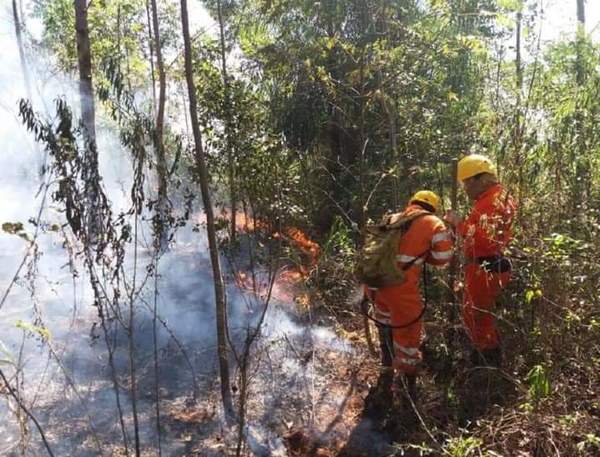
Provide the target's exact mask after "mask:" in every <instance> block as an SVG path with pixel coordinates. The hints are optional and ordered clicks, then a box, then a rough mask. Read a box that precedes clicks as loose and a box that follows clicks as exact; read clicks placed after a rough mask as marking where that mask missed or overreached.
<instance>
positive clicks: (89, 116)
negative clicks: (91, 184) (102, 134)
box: [75, 0, 96, 144]
mask: <svg viewBox="0 0 600 457" xmlns="http://www.w3.org/2000/svg"><path fill="white" fill-rule="evenodd" d="M87 10H88V7H87V4H86V0H75V31H76V38H77V59H78V62H79V96H80V98H81V118H82V120H83V127H84V130H85V136H86V140H87V141H88V142H89V143H90V144H95V143H96V111H95V108H94V89H93V85H92V53H91V50H90V35H89V29H88V20H87Z"/></svg>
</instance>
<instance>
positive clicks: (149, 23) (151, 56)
mask: <svg viewBox="0 0 600 457" xmlns="http://www.w3.org/2000/svg"><path fill="white" fill-rule="evenodd" d="M146 20H147V21H148V49H149V50H150V79H152V114H153V115H154V114H155V112H156V80H155V77H154V44H153V43H152V19H151V17H150V4H149V2H148V0H146Z"/></svg>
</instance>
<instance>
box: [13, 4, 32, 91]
mask: <svg viewBox="0 0 600 457" xmlns="http://www.w3.org/2000/svg"><path fill="white" fill-rule="evenodd" d="M12 8H13V19H14V22H15V34H16V35H17V45H18V46H19V57H20V60H21V70H22V71H23V80H24V81H25V90H26V93H27V98H28V99H29V100H31V82H30V81H29V72H28V71H27V60H26V59H25V48H24V47H23V33H22V22H21V19H20V17H19V11H18V9H17V0H12Z"/></svg>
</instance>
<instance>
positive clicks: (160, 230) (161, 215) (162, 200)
mask: <svg viewBox="0 0 600 457" xmlns="http://www.w3.org/2000/svg"><path fill="white" fill-rule="evenodd" d="M152 22H153V28H154V49H155V51H156V67H157V69H158V90H159V93H158V110H157V113H156V131H155V138H154V148H155V150H156V171H157V174H158V205H157V213H158V214H157V217H158V220H157V226H156V229H157V230H156V235H157V240H156V241H157V245H158V247H159V249H160V250H161V251H163V250H165V249H166V248H167V241H168V240H167V238H168V233H167V195H168V189H167V161H166V158H165V143H164V134H163V132H164V123H165V102H166V88H167V81H166V76H165V67H164V64H163V59H162V51H161V43H160V29H159V27H158V9H157V6H156V0H152Z"/></svg>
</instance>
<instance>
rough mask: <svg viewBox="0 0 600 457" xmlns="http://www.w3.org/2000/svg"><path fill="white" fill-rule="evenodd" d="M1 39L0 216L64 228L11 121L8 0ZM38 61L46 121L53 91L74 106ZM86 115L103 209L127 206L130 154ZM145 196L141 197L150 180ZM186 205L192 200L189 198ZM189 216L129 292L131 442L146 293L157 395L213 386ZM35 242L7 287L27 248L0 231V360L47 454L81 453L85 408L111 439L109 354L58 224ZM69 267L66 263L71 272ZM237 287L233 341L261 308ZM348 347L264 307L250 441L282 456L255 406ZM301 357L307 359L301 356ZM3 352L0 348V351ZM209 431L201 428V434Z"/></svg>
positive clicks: (19, 82) (72, 94)
mask: <svg viewBox="0 0 600 457" xmlns="http://www.w3.org/2000/svg"><path fill="white" fill-rule="evenodd" d="M192 3H195V2H192ZM192 13H193V15H195V16H196V17H197V18H205V17H206V14H205V13H204V14H203V13H202V10H200V9H198V8H195V9H194V10H193V11H192ZM192 23H194V24H195V25H196V26H197V27H200V26H202V24H204V25H205V26H206V27H208V28H209V29H214V22H210V21H204V22H203V20H200V19H197V20H195V21H194V20H193V21H192ZM29 26H30V27H32V26H33V28H34V30H33V33H34V34H38V35H39V34H40V30H41V29H40V26H39V23H35V22H29ZM30 31H31V29H30ZM0 49H2V65H0V145H2V151H1V152H0V224H3V223H6V222H10V223H18V222H20V223H22V224H23V226H24V231H25V232H26V233H27V234H28V237H29V239H31V237H32V236H33V234H34V232H35V230H36V228H35V226H34V225H33V224H32V223H31V222H29V221H30V219H35V218H36V217H37V214H38V211H39V209H40V207H43V208H44V209H43V211H42V213H41V222H42V223H43V224H44V226H45V227H48V226H50V225H52V224H58V225H63V224H64V222H65V221H64V215H63V213H62V212H61V211H60V208H59V207H58V205H56V204H54V203H53V202H52V198H51V192H50V193H49V194H47V195H45V194H44V192H43V191H42V192H40V189H42V190H43V183H44V182H45V181H44V180H46V179H48V176H47V175H46V176H44V177H42V178H40V175H39V164H41V163H44V161H45V160H48V159H47V158H46V156H45V152H44V150H43V148H41V147H39V146H36V145H35V144H34V142H33V140H32V138H31V135H30V134H29V133H28V132H26V130H25V128H24V126H23V125H22V124H21V122H20V120H19V118H18V102H19V100H20V99H21V98H26V97H27V90H26V87H25V84H24V78H23V74H22V68H21V64H20V61H19V52H18V48H17V44H16V39H15V33H14V24H13V20H12V12H11V10H10V2H3V3H2V6H0ZM47 62H48V61H47V60H44V59H39V58H35V57H34V54H33V52H32V50H31V49H28V69H29V72H30V76H31V77H30V80H31V81H32V92H33V100H32V103H33V106H34V108H35V110H36V111H37V112H39V113H41V115H42V116H45V117H47V118H48V119H50V118H51V117H52V113H53V102H54V100H55V99H56V98H58V97H62V98H64V99H66V100H67V102H68V103H69V104H70V106H71V107H72V108H73V110H74V112H75V114H77V111H78V93H77V87H76V84H75V83H74V82H73V81H72V80H71V79H70V78H68V77H66V76H65V75H60V74H56V72H54V71H53V69H52V68H50V67H49V64H47ZM98 125H99V127H98V135H97V136H98V150H99V154H100V156H99V161H100V172H101V175H102V177H103V181H102V183H103V186H104V187H105V189H106V192H107V195H108V197H109V199H110V201H111V205H112V209H113V212H115V213H119V212H120V211H124V210H126V209H127V208H128V207H129V205H130V204H131V203H130V196H129V188H130V186H131V181H132V178H131V176H132V163H131V159H130V155H129V153H128V151H126V150H125V149H124V148H123V147H122V145H121V144H120V141H119V138H118V134H117V131H116V128H115V126H114V125H113V124H111V122H110V121H109V120H108V119H106V118H103V116H102V113H99V115H98ZM147 192H148V193H150V194H151V190H150V189H147ZM198 194H199V192H198ZM198 203H199V199H197V201H196V204H198ZM149 216H150V215H149V214H148V213H145V214H144V217H143V218H142V220H141V222H140V237H139V241H138V246H137V248H138V263H137V265H135V268H136V269H137V275H138V283H139V281H141V280H142V278H144V276H145V269H146V267H147V266H148V265H149V264H150V263H151V262H152V257H151V254H152V249H151V239H152V233H151V230H150V225H149V223H148V220H147V219H148V217H149ZM132 222H133V221H132ZM191 225H192V224H188V225H187V226H186V227H185V228H183V229H180V230H179V231H178V232H177V234H176V236H175V240H174V244H173V247H172V249H171V250H170V251H169V252H167V253H166V254H165V255H164V256H163V257H162V259H161V261H160V264H159V275H158V293H157V294H155V290H154V279H153V278H151V280H150V281H149V282H148V283H147V284H146V286H145V287H144V289H143V290H142V292H141V294H140V298H139V299H138V300H137V301H136V307H135V310H136V313H137V314H136V320H135V326H134V328H135V332H136V348H137V351H138V357H139V359H138V360H137V362H138V368H139V369H140V373H139V392H140V399H139V402H140V403H139V405H138V406H139V408H140V412H141V413H140V417H141V422H142V424H141V431H142V434H143V436H142V440H143V442H144V443H145V444H144V445H145V447H146V448H148V449H152V448H153V446H155V442H156V438H155V431H154V428H153V420H154V419H153V416H152V414H153V413H152V411H153V403H152V396H151V392H152V389H153V378H152V373H151V372H150V371H149V369H148V367H149V366H151V364H150V362H149V360H150V357H151V350H152V336H153V335H152V315H151V312H150V311H149V308H152V306H153V304H154V300H155V299H156V300H157V303H158V312H159V314H160V317H161V319H162V321H163V322H164V323H165V324H166V325H167V327H168V328H167V327H165V326H164V325H163V324H162V323H161V324H159V326H158V327H159V328H158V341H159V359H160V367H161V378H162V382H163V384H162V388H163V389H164V390H165V392H166V393H164V396H165V398H166V401H171V400H173V399H174V398H176V397H179V396H189V395H190V392H191V390H192V385H193V384H194V383H196V382H199V383H201V386H196V387H200V390H201V391H204V392H205V397H204V398H203V399H200V401H205V402H208V401H213V400H214V397H211V392H216V391H218V388H215V379H216V372H217V370H216V368H217V359H216V350H215V348H216V336H215V330H214V327H215V312H214V290H213V285H212V273H211V268H210V263H209V258H208V254H207V252H206V251H207V247H206V238H205V233H204V232H203V231H202V230H200V231H193V230H192V227H191ZM71 241H73V240H71ZM36 245H37V247H38V250H37V253H38V254H39V257H38V258H37V261H36V262H35V263H34V264H30V263H29V262H30V261H32V260H33V256H31V255H30V256H29V259H28V260H29V261H28V262H26V263H25V265H24V266H23V268H21V270H20V274H19V275H18V278H17V280H16V282H15V283H14V284H13V285H12V286H11V283H12V282H13V277H14V276H15V273H16V272H17V269H18V268H19V265H20V264H21V262H22V260H23V258H24V256H25V254H26V252H27V250H28V249H29V242H28V241H26V240H24V239H22V238H20V237H18V236H17V235H15V234H9V233H6V232H4V231H0V294H2V295H4V294H5V293H6V292H7V291H8V290H9V287H10V292H9V293H8V294H7V297H6V300H5V302H4V305H3V307H2V308H1V309H0V341H1V343H2V344H3V345H4V346H5V347H6V348H7V350H8V352H9V354H8V356H7V357H10V358H12V359H13V360H15V361H17V360H18V359H19V354H22V358H21V362H22V367H23V373H24V376H23V379H24V383H23V392H24V398H26V400H27V402H28V404H29V405H30V407H31V410H32V411H33V412H34V414H36V415H37V416H38V419H39V420H40V422H41V423H42V426H43V427H44V428H45V429H46V430H47V431H48V432H49V436H50V442H51V445H52V446H53V448H54V450H55V453H56V455H73V456H76V455H84V454H85V453H86V452H87V453H88V455H89V453H90V452H94V450H95V444H94V442H93V440H92V439H91V435H92V434H91V431H90V427H89V424H88V418H87V415H88V412H89V414H90V417H89V421H91V423H92V425H93V428H94V429H95V430H96V431H97V432H98V435H99V439H100V440H101V443H102V444H104V445H109V444H117V445H118V444H119V428H118V422H117V416H116V403H115V396H114V392H113V389H112V383H111V380H110V372H109V370H108V368H107V363H108V361H107V358H108V356H107V352H106V347H105V345H104V343H103V339H102V332H101V330H100V329H99V327H98V326H97V325H94V323H96V324H97V316H96V310H95V308H93V307H92V306H91V305H92V302H93V294H92V291H91V289H90V286H89V278H88V277H87V274H86V270H85V268H84V266H83V264H82V262H81V259H78V258H76V259H75V262H74V263H73V264H71V260H73V258H72V257H71V256H70V255H69V251H68V249H67V246H66V245H65V236H64V234H63V233H60V232H56V231H46V230H41V231H40V232H39V236H38V238H37V239H36ZM72 247H73V248H74V251H75V252H77V251H78V246H77V244H76V243H73V245H72ZM132 259H133V245H131V246H129V247H128V253H127V265H126V269H127V271H128V273H129V275H131V273H132V271H133V268H134V264H133V260H132ZM28 265H34V266H35V267H36V271H29V268H28ZM73 269H75V270H76V271H77V275H76V277H74V275H73ZM28 273H31V275H28ZM129 279H131V276H130V277H129ZM243 293H244V292H241V291H239V290H238V289H237V288H236V287H234V286H230V287H229V288H228V298H229V316H230V327H231V333H232V338H233V339H234V340H236V338H243V337H244V335H245V332H246V330H247V329H248V328H249V327H251V326H252V325H253V324H254V323H255V322H256V321H257V319H258V316H259V315H260V309H252V307H250V309H249V307H248V303H249V302H250V303H251V302H253V300H247V299H245V298H243V297H242V294H243ZM126 305H127V304H126V303H125V304H124V306H126ZM20 322H21V323H24V325H25V326H27V325H39V326H42V327H43V328H45V329H46V330H47V331H48V332H49V334H50V335H51V336H50V346H51V348H52V351H53V355H50V352H49V349H50V346H49V345H48V344H47V343H43V342H42V341H41V340H40V338H39V337H36V336H35V335H36V333H35V329H34V330H33V332H31V331H29V332H26V333H27V334H28V335H29V336H27V337H26V338H24V339H23V335H24V331H23V324H20ZM30 329H31V327H30ZM174 337H175V338H176V339H174ZM125 338H126V336H125V334H124V333H121V334H117V335H116V347H117V350H116V352H115V365H116V367H117V371H118V372H119V375H120V377H121V380H122V381H123V383H126V379H127V370H128V362H127V352H126V344H125V343H126V341H125ZM236 341H238V342H239V341H240V339H237V340H236ZM182 348H183V349H184V350H185V351H186V353H187V356H189V359H190V360H189V363H191V365H192V368H193V370H194V371H195V373H194V374H195V376H196V379H193V376H192V373H191V369H190V367H189V366H188V361H186V360H185V357H184V356H183V354H182V353H181V349H182ZM290 348H293V350H292V349H290ZM352 351H353V349H352V348H351V347H350V345H348V344H347V343H345V342H343V341H342V340H340V339H339V338H338V337H337V336H336V334H335V332H333V331H332V330H331V329H327V328H323V327H319V326H316V325H315V326H312V325H307V324H306V323H305V322H301V321H299V320H298V319H295V318H293V317H292V314H291V313H290V309H289V306H288V304H285V303H277V302H274V303H272V304H271V306H270V309H269V311H268V313H267V316H266V320H265V324H264V327H263V330H262V334H261V338H260V344H259V345H257V349H256V355H257V356H258V358H259V359H260V354H266V353H268V354H269V355H270V356H272V357H273V359H274V360H275V361H276V363H275V365H273V366H270V367H267V366H266V365H264V364H261V363H257V364H256V365H253V367H254V368H255V369H256V370H258V375H257V382H258V385H257V386H256V387H252V389H253V390H252V392H253V393H254V394H256V397H255V400H256V403H253V404H252V406H253V412H252V414H251V415H250V417H249V421H250V423H251V424H252V425H250V428H249V429H248V434H247V435H248V441H249V442H250V443H251V444H252V447H254V448H256V449H263V450H264V449H267V450H268V449H270V451H269V452H270V453H271V454H272V455H283V454H282V453H283V452H284V451H283V450H282V449H283V445H282V443H281V439H280V437H279V436H278V435H277V434H276V433H275V432H274V431H273V430H274V429H273V428H268V427H264V426H263V427H261V426H260V425H259V424H263V423H265V422H266V420H265V419H264V417H267V416H268V414H269V411H272V410H273V409H277V408H282V407H283V405H284V404H285V402H286V401H287V397H288V396H289V392H290V391H291V392H297V393H298V395H299V396H300V395H302V396H303V398H304V401H310V398H312V397H314V396H316V395H320V393H319V392H317V391H316V390H314V388H313V389H312V390H311V391H310V392H309V393H308V394H307V393H306V391H307V389H308V387H307V386H309V385H311V383H312V384H314V383H315V379H316V380H318V381H319V382H320V384H321V387H320V388H321V389H323V388H324V387H323V386H324V382H325V381H324V379H325V378H326V376H327V374H326V373H323V372H322V371H319V370H318V369H316V368H315V362H314V359H315V357H316V356H318V354H324V353H330V352H335V353H337V354H340V355H341V356H342V357H350V356H351V355H352ZM306 354H309V355H310V357H309V358H306ZM3 357H4V356H2V355H0V359H2V358H3ZM57 358H58V359H59V360H60V363H58V361H57ZM307 364H308V365H307ZM2 367H3V368H6V370H7V372H13V370H12V369H11V365H2ZM274 372H276V373H277V374H276V376H279V377H280V380H281V383H279V384H272V382H273V373H274ZM73 385H74V386H75V388H76V391H75V390H74V389H73V388H72V387H73ZM309 390H310V389H309ZM331 395H333V394H331ZM311 396H312V397H311ZM34 400H35V402H34ZM121 401H122V403H123V409H124V411H125V420H126V424H127V427H128V430H129V432H130V435H132V433H131V413H130V411H131V403H130V398H129V396H128V394H127V392H126V391H125V390H124V389H122V390H121ZM332 401H337V400H335V399H334V400H332ZM217 417H218V416H217ZM66 419H68V420H66ZM73 424H76V425H73ZM68 427H73V428H74V429H75V431H76V432H77V433H78V434H80V435H81V436H82V437H84V438H85V439H82V440H69V439H64V437H67V436H69V435H70V434H72V433H73V431H72V430H69V429H68ZM18 436H19V431H18V427H17V426H16V424H15V422H14V420H13V413H12V412H10V411H9V409H8V408H7V407H6V403H5V402H4V403H0V455H5V454H9V453H10V452H12V450H14V449H15V446H16V443H17V440H18ZM31 436H32V449H33V452H34V453H35V454H36V455H41V453H42V450H41V447H40V444H41V443H40V440H39V438H38V437H37V435H36V433H35V431H33V430H32V434H31ZM209 438H210V437H207V438H206V439H207V441H206V443H208V440H209ZM164 442H165V446H166V447H167V448H170V449H173V450H175V449H179V447H180V444H178V443H177V440H176V439H174V438H173V437H172V436H168V435H167V436H165V437H164ZM203 443H204V442H201V443H200V445H201V446H202V444H203ZM206 445H207V446H208V444H206ZM174 452H175V451H174ZM261 452H262V451H261ZM174 455H176V454H174ZM207 455H208V454H207ZM267 455H268V454H267Z"/></svg>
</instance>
